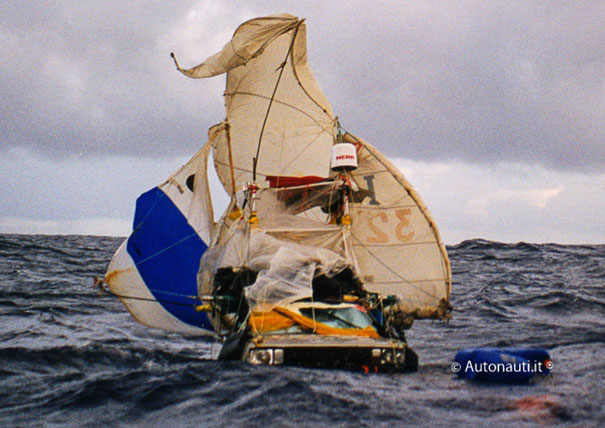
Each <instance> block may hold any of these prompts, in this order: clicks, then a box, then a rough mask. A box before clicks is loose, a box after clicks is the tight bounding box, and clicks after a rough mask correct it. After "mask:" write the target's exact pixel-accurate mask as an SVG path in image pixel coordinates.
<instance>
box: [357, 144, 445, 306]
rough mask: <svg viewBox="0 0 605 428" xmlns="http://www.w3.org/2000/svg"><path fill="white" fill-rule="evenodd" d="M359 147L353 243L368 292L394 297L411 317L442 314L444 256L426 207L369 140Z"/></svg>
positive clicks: (441, 244) (438, 236) (398, 172)
mask: <svg viewBox="0 0 605 428" xmlns="http://www.w3.org/2000/svg"><path fill="white" fill-rule="evenodd" d="M345 140H347V141H350V142H354V143H355V144H356V145H357V146H358V148H359V154H358V157H359V166H358V169H357V170H355V171H353V172H352V178H353V180H354V181H355V182H356V184H357V186H358V187H359V188H360V189H362V192H361V193H362V194H363V198H359V200H357V201H355V202H353V203H352V204H351V217H352V218H353V219H354V221H353V223H352V238H353V239H352V244H353V249H354V253H355V256H356V258H357V261H358V263H359V268H360V271H361V275H362V277H361V279H362V281H363V282H364V286H365V287H366V289H368V290H369V291H373V292H377V293H380V294H383V295H398V296H399V297H401V299H402V300H403V302H404V304H405V311H406V312H408V313H412V314H414V316H415V317H416V318H428V317H437V318H446V317H448V310H447V309H448V308H447V304H446V302H447V301H448V300H449V294H450V287H451V273H450V265H449V259H448V257H447V253H446V250H445V246H444V245H443V243H442V241H441V238H440V235H439V231H438V229H437V226H436V225H435V222H434V221H433V219H432V217H431V215H430V213H429V211H428V208H427V207H426V206H425V204H424V203H423V202H422V200H421V198H420V196H419V195H418V193H417V192H416V191H415V190H414V188H413V187H412V185H411V184H410V183H409V182H408V181H407V180H406V179H405V178H404V177H403V174H402V173H401V172H400V171H399V170H398V169H397V168H396V167H395V166H393V165H392V164H391V163H390V162H389V161H388V160H387V159H386V158H385V157H384V156H383V155H382V154H381V153H380V152H379V151H378V150H376V149H375V148H374V147H372V146H371V145H370V144H369V143H367V142H365V141H363V140H361V139H359V138H357V137H354V136H352V135H350V134H347V135H345Z"/></svg>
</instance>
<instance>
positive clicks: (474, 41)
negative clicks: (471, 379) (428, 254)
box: [0, 0, 605, 244]
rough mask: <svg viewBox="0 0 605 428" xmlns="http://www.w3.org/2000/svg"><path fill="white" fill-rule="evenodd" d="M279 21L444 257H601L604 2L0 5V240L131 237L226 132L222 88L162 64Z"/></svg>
mask: <svg viewBox="0 0 605 428" xmlns="http://www.w3.org/2000/svg"><path fill="white" fill-rule="evenodd" d="M278 12H288V13H291V14H294V15H297V16H300V17H305V18H307V27H308V49H309V62H310V65H311V67H312V69H313V70H314V73H315V75H316V78H317V80H318V81H319V84H320V86H321V87H322V88H323V90H324V92H325V94H326V96H327V97H328V99H329V100H330V102H331V104H332V107H333V110H334V112H335V113H336V114H337V115H338V116H339V117H340V119H341V124H342V125H343V127H344V128H345V129H347V130H349V131H351V132H353V133H355V134H356V135H359V136H361V137H363V138H364V139H366V140H368V141H370V142H371V143H373V144H374V145H375V146H376V147H378V148H379V149H380V150H381V151H382V152H383V153H385V154H386V155H387V156H388V157H389V158H390V159H391V160H392V161H393V162H394V163H395V164H396V165H398V166H399V167H400V168H401V169H402V170H403V172H404V174H405V175H406V176H407V178H408V179H409V180H410V181H411V183H412V184H413V185H414V186H415V187H416V188H417V190H418V191H419V192H420V194H421V195H422V197H423V199H424V200H425V202H426V203H427V205H428V207H429V209H430V210H431V212H432V213H433V215H434V217H435V218H436V221H437V224H438V225H439V227H440V229H441V231H442V235H443V236H444V239H445V241H446V242H447V243H449V244H453V243H457V242H459V241H461V240H463V239H470V238H485V239H492V240H498V241H506V242H517V241H529V242H560V243H605V215H604V213H605V25H603V22H605V2H602V1H600V0H594V1H583V2H575V1H574V2H572V1H569V2H566V1H557V2H552V1H529V0H524V1H451V2H443V1H372V2H368V1H361V0H359V1H353V0H349V1H329V2H327V1H280V2H270V1H197V2H195V1H186V2H185V1H172V2H165V1H145V2H142V1H141V2H137V1H128V2H123V1H120V2H117V1H87V2H71V1H65V2H60V1H47V2H36V1H27V2H21V1H16V0H15V1H7V2H4V3H3V5H2V7H1V8H0V58H1V60H0V72H1V76H2V77H1V80H0V201H1V203H0V232H18V233H87V234H98V235H121V236H125V235H127V234H128V233H129V229H130V225H131V219H132V215H133V211H134V202H135V199H136V197H137V196H138V195H139V194H140V193H142V192H144V191H145V190H147V189H149V188H151V187H153V186H155V185H157V184H159V183H161V182H162V181H163V180H164V179H165V178H166V177H167V176H168V175H169V174H170V173H171V172H173V171H174V170H175V169H177V168H178V167H179V166H180V165H181V164H182V163H184V162H185V161H186V160H187V159H188V158H189V157H190V156H191V155H193V154H194V153H195V151H196V150H197V149H198V148H199V147H200V145H201V144H202V143H203V142H204V141H205V135H206V130H207V128H208V127H210V126H211V125H213V124H214V123H217V122H219V121H221V120H222V119H223V117H224V110H223V100H222V92H223V89H224V77H222V76H221V77H216V78H212V79H207V80H192V79H187V78H186V77H184V76H182V75H181V74H179V73H178V72H177V71H176V70H175V67H174V65H173V63H172V60H171V58H170V55H169V54H170V52H171V51H174V52H175V53H176V54H177V57H178V58H179V61H180V63H181V65H182V66H184V67H189V66H193V65H196V64H198V63H199V62H201V61H202V60H204V59H205V58H206V57H207V56H209V55H210V54H212V53H215V52H216V51H218V50H220V49H221V48H222V46H223V45H224V44H225V43H226V42H227V41H228V40H229V39H230V37H231V35H232V33H233V31H234V30H235V28H236V27H237V25H239V24H240V23H241V22H243V21H245V20H247V19H250V18H253V17H256V16H262V15H267V14H271V13H278ZM217 187H218V186H217ZM217 198H218V204H219V205H220V204H224V200H225V197H224V196H223V195H218V194H217Z"/></svg>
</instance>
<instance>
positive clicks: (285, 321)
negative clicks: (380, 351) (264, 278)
mask: <svg viewBox="0 0 605 428" xmlns="http://www.w3.org/2000/svg"><path fill="white" fill-rule="evenodd" d="M294 324H298V325H300V326H301V327H302V328H303V329H304V330H308V331H309V332H312V331H315V333H316V334H320V335H325V336H362V337H375V338H378V337H380V336H379V335H378V332H377V331H376V330H375V329H373V328H372V327H366V328H336V327H330V326H329V325H326V324H323V323H320V322H317V321H313V320H312V319H311V318H307V317H305V316H303V315H300V314H297V313H296V312H293V311H290V310H288V309H286V308H281V307H279V306H278V307H276V308H274V309H273V310H271V311H267V312H252V314H251V315H250V326H251V327H252V331H254V332H255V333H268V332H271V331H277V330H283V329H286V328H289V327H292V326H293V325H294Z"/></svg>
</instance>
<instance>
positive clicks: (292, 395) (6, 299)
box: [0, 235, 605, 428]
mask: <svg viewBox="0 0 605 428" xmlns="http://www.w3.org/2000/svg"><path fill="white" fill-rule="evenodd" d="M122 240H123V239H122V238H107V237H91V236H35V235H0V426H3V427H11V426H27V427H31V426H44V427H53V426H56V427H63V426H78V427H86V426H90V427H96V426H118V427H119V426H124V427H126V426H127V427H130V426H140V427H219V426H245V427H256V426H258V427H273V426H276V427H282V426H283V427H358V426H359V427H381V426H384V427H400V426H401V427H403V426H423V427H428V426H435V427H454V426H464V427H468V426H472V427H492V428H493V427H500V426H502V427H504V426H505V427H534V426H570V427H575V426H578V427H579V426H581V427H591V426H592V427H599V426H605V407H604V406H603V402H604V401H605V386H604V385H605V357H604V355H605V245H583V246H569V245H557V244H543V245H534V244H526V243H518V244H502V243H496V242H488V241H483V240H473V241H465V242H462V243H460V244H458V245H456V246H452V247H448V252H449V255H450V258H451V263H452V271H453V287H452V295H451V302H452V304H453V306H454V308H455V311H454V313H453V318H452V320H451V321H450V322H449V323H444V322H439V321H417V322H416V323H415V325H414V326H413V327H412V329H411V330H410V331H409V333H408V342H409V344H410V345H411V346H412V348H414V349H415V350H416V352H417V353H418V354H419V358H420V367H419V369H418V372H416V373H411V374H369V375H365V374H364V373H363V372H359V373H355V372H346V371H339V370H312V369H302V368H284V367H256V366H251V365H248V364H245V363H240V362H217V361H215V360H214V358H215V357H216V355H217V353H218V350H219V346H220V345H219V344H218V343H217V342H216V341H215V340H213V339H210V338H206V339H205V338H199V337H191V336H183V335H179V334H174V333H166V332H162V331H157V330H152V329H149V328H147V327H144V326H142V325H139V324H137V323H136V322H135V321H134V320H133V319H132V318H131V317H130V315H129V313H128V312H127V310H126V309H125V307H124V306H123V305H122V304H121V303H120V302H119V301H117V300H116V299H115V298H113V297H111V296H109V295H106V294H103V295H102V294H100V293H99V290H98V289H96V288H94V286H93V277H94V276H102V275H103V274H104V272H105V269H106V267H107V264H108V262H109V260H110V258H111V255H112V254H113V252H114V251H115V250H116V248H117V247H118V246H119V244H120V243H121V241H122ZM525 346H527V347H541V348H545V349H546V350H548V351H549V353H550V355H551V359H552V363H553V365H554V366H553V368H552V370H551V373H550V374H549V375H545V376H533V377H532V380H531V382H530V383H529V384H527V385H500V384H490V383H476V382H471V381H468V380H464V379H460V378H458V377H457V376H456V375H455V373H454V372H453V371H452V362H453V359H454V355H455V353H456V351H457V350H459V349H462V348H468V347H525Z"/></svg>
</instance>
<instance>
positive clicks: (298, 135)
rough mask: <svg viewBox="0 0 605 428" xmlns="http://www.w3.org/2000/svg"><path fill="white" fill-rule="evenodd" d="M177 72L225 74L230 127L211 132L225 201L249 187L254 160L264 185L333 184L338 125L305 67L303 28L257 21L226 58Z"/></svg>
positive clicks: (287, 20) (295, 22) (294, 22)
mask: <svg viewBox="0 0 605 428" xmlns="http://www.w3.org/2000/svg"><path fill="white" fill-rule="evenodd" d="M177 66H178V64H177ZM282 66H283V67H282ZM179 70H180V71H181V72H183V73H184V74H185V75H187V76H189V77H193V78H199V77H209V76H214V75H217V74H221V73H225V72H226V73H227V88H226V90H225V104H226V109H227V120H226V121H225V122H224V123H223V124H221V125H220V126H218V127H215V128H214V130H213V132H215V133H218V134H219V135H217V138H215V140H214V147H215V152H214V161H215V166H216V170H217V173H218V176H219V177H220V179H221V181H222V183H223V185H224V186H225V189H226V190H227V192H228V193H230V194H232V193H233V190H234V189H235V188H237V187H238V186H239V185H240V184H242V183H245V182H249V181H252V169H253V159H254V158H255V157H257V152H258V164H257V180H258V181H259V182H262V181H263V180H264V177H265V176H267V175H275V176H302V175H317V176H322V177H326V176H328V174H329V171H330V169H329V167H330V165H329V162H330V147H331V146H332V144H333V141H334V126H335V119H334V115H333V113H332V109H331V107H330V104H329V103H328V100H327V99H326V98H325V96H324V95H323V93H322V92H321V90H320V88H319V86H318V84H317V81H316V80H315V78H314V76H313V73H312V72H311V69H310V68H309V66H308V64H307V47H306V25H305V23H304V20H301V19H298V18H296V17H294V16H292V15H287V14H282V15H274V16H268V17H263V18H256V19H252V20H250V21H247V22H245V23H244V24H242V25H241V26H240V27H239V28H238V29H237V30H236V31H235V33H234V35H233V38H232V40H231V41H230V42H229V43H227V44H226V45H225V47H224V48H223V50H222V51H221V52H219V53H218V54H216V55H213V56H211V57H210V58H208V59H207V60H206V61H205V62H203V63H202V64H200V65H198V66H196V67H194V68H191V69H189V70H184V69H181V68H180V67H179ZM261 132H262V142H261V144H260V148H259V141H260V140H261ZM232 172H233V174H232ZM232 175H233V177H234V179H235V184H236V185H237V186H234V185H233V183H232Z"/></svg>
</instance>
